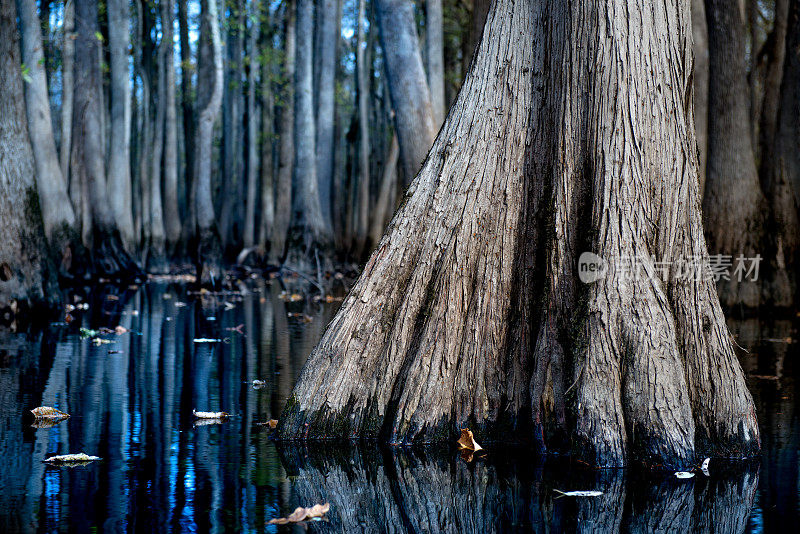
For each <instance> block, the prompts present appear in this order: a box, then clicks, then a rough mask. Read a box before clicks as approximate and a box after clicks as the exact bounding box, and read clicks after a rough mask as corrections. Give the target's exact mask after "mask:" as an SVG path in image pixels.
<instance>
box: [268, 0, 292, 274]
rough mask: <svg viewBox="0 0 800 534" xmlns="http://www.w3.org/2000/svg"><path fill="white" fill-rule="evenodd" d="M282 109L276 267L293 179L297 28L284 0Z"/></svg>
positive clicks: (289, 209) (286, 227)
mask: <svg viewBox="0 0 800 534" xmlns="http://www.w3.org/2000/svg"><path fill="white" fill-rule="evenodd" d="M283 28H284V30H283V31H284V38H283V78H284V83H283V91H282V93H283V94H282V96H283V106H282V107H281V110H280V121H279V125H278V143H279V145H278V150H279V152H278V179H277V181H276V184H275V225H274V226H273V227H272V237H271V239H270V241H271V246H270V252H269V263H271V264H272V265H278V264H279V263H281V261H283V258H284V255H285V253H286V237H287V232H288V231H289V223H290V221H291V217H292V181H293V176H294V107H295V102H294V79H295V63H296V60H297V57H296V51H297V48H296V43H297V39H296V36H297V33H296V30H297V26H296V3H295V0H288V1H287V3H286V6H285V7H284V13H283Z"/></svg>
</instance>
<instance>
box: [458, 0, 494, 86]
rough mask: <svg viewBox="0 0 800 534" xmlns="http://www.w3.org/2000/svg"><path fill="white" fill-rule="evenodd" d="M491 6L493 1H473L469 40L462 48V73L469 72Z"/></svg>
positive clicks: (468, 33) (467, 39) (466, 40)
mask: <svg viewBox="0 0 800 534" xmlns="http://www.w3.org/2000/svg"><path fill="white" fill-rule="evenodd" d="M490 4H491V0H472V17H471V18H470V26H469V30H468V32H467V38H466V39H465V41H464V46H463V48H462V54H463V57H462V58H461V62H462V63H461V72H463V73H466V72H467V71H468V70H469V65H470V62H471V61H472V57H473V55H474V54H475V52H476V50H477V47H478V43H479V42H480V40H481V35H482V34H483V27H484V25H485V24H486V16H487V15H488V14H489V5H490Z"/></svg>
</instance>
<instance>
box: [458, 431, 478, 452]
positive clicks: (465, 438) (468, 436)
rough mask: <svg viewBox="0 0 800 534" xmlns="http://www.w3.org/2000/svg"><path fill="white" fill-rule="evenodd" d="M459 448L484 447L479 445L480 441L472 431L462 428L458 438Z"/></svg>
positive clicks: (475, 449) (475, 448) (476, 449)
mask: <svg viewBox="0 0 800 534" xmlns="http://www.w3.org/2000/svg"><path fill="white" fill-rule="evenodd" d="M457 443H458V448H459V449H461V450H468V451H476V452H477V451H481V450H483V447H481V446H480V445H478V442H477V441H475V438H474V437H473V435H472V431H471V430H469V429H467V428H462V429H461V437H460V438H458V442H457Z"/></svg>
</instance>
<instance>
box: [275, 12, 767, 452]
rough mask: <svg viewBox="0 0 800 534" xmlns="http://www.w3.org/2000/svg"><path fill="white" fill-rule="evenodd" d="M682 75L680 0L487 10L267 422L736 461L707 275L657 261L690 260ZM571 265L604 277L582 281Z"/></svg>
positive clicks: (750, 422) (313, 433) (747, 417)
mask: <svg viewBox="0 0 800 534" xmlns="http://www.w3.org/2000/svg"><path fill="white" fill-rule="evenodd" d="M665 28H669V31H668V32H666V31H665ZM564 65H569V69H566V70H564ZM598 66H603V68H598ZM691 68H692V53H691V20H690V13H689V5H688V3H687V2H682V1H678V0H673V1H670V2H666V3H656V4H648V5H647V6H642V7H641V8H638V9H630V5H629V4H627V3H619V2H612V1H610V0H609V1H607V2H596V1H593V0H582V1H576V2H572V3H570V4H567V3H558V4H547V5H543V4H542V3H540V2H534V1H533V0H526V1H519V0H517V1H514V0H499V1H498V2H496V3H495V4H494V5H493V7H492V9H491V11H490V14H489V16H488V19H487V26H486V31H485V32H484V34H483V38H482V40H481V44H480V47H479V49H478V52H477V54H476V57H475V60H474V61H473V64H472V68H471V70H470V73H469V74H468V75H467V78H466V80H465V82H464V86H463V88H462V90H461V93H460V94H459V97H458V99H457V100H456V102H455V104H454V106H453V108H452V110H451V113H450V114H449V115H448V118H447V120H446V121H445V124H444V126H443V128H442V131H441V133H440V135H439V137H438V139H437V142H436V143H435V145H434V146H433V148H432V149H431V152H430V154H429V156H428V158H427V160H426V162H425V165H424V166H423V168H422V170H421V171H420V173H419V175H418V176H417V178H416V179H415V180H414V182H413V183H412V185H411V189H410V190H409V193H408V195H409V196H408V198H407V200H406V202H405V204H404V205H403V207H402V208H401V210H400V211H399V212H398V214H397V215H395V217H394V219H393V221H392V223H391V225H390V226H389V229H388V231H387V234H386V235H385V236H384V238H383V239H382V240H381V242H380V244H379V245H378V248H377V250H376V251H375V252H374V253H373V255H372V257H371V258H370V260H369V261H368V262H367V264H366V266H365V268H364V272H363V274H362V276H361V278H360V279H359V281H358V282H357V284H356V286H355V287H354V288H353V290H352V292H351V293H350V295H348V297H347V299H346V300H345V302H344V304H343V305H342V308H341V309H340V311H339V313H338V314H337V315H336V317H335V318H334V320H333V321H332V322H331V324H330V325H329V327H328V329H327V331H326V332H325V334H324V336H323V337H322V340H321V341H320V343H319V345H318V346H317V347H316V349H315V350H314V351H313V352H312V354H311V355H310V356H309V359H308V362H307V363H306V366H305V368H304V369H303V372H302V374H301V376H300V378H299V380H298V383H297V385H296V387H295V389H294V392H293V395H292V398H291V399H290V400H289V403H288V405H287V407H286V409H285V411H284V415H283V417H282V419H281V422H280V426H279V432H280V435H281V436H282V437H283V438H288V439H292V438H295V439H296V438H301V439H320V438H357V437H362V438H380V439H382V440H385V441H388V442H391V443H413V442H425V441H442V440H445V441H450V440H454V439H455V438H456V436H458V429H459V428H464V427H469V428H471V429H472V430H473V431H475V432H476V434H477V438H478V441H481V440H482V439H484V440H503V441H527V442H531V441H532V442H534V443H535V444H537V445H538V447H539V448H541V449H542V450H546V449H548V448H550V449H560V448H563V447H564V443H565V438H567V440H568V442H569V443H570V445H571V449H572V452H573V454H574V455H575V456H576V457H577V459H579V460H582V461H585V462H588V463H590V464H593V465H598V466H620V465H625V464H627V463H628V462H631V461H639V462H643V463H645V464H648V465H651V466H667V467H685V466H688V465H691V464H692V463H693V462H694V461H695V460H696V458H697V457H698V456H699V457H702V455H708V456H712V455H713V456H718V455H719V456H737V457H738V456H747V455H752V454H756V453H757V452H758V450H759V430H758V426H757V424H756V419H755V412H754V408H753V402H752V399H751V397H750V394H749V393H748V391H747V388H746V386H745V382H744V377H743V374H742V371H741V368H740V367H739V363H738V361H737V359H736V356H735V354H734V352H733V345H732V342H731V339H730V337H729V335H728V331H727V327H726V325H725V322H724V318H723V315H722V311H721V308H720V304H719V300H718V298H717V295H716V290H715V287H714V284H713V281H711V280H708V279H707V278H706V277H703V276H685V275H683V273H681V272H680V271H679V270H678V269H676V268H675V267H676V266H679V265H681V264H682V262H685V261H691V260H693V259H696V258H699V259H707V258H708V252H707V250H706V245H705V242H704V239H703V232H702V225H701V220H700V210H699V202H700V199H699V192H698V180H697V159H696V150H695V139H694V129H693V117H692V102H691V86H690V84H691ZM553 72H562V75H561V76H552V75H551V73H553ZM584 251H587V252H588V251H591V252H593V253H595V254H597V255H598V256H599V258H602V260H594V261H592V259H593V256H588V255H584V254H581V253H582V252H584ZM579 257H580V261H581V263H582V264H584V267H588V264H589V263H593V264H594V265H597V266H600V265H605V266H606V268H605V270H604V271H602V272H599V273H596V274H597V276H595V277H593V278H587V277H586V275H587V273H591V271H587V270H586V269H584V268H581V270H580V272H579V270H578V263H579ZM601 262H605V263H601ZM663 265H667V266H668V268H667V269H662V268H661V266H663ZM669 266H672V267H671V268H669ZM579 274H580V276H581V277H582V278H583V280H584V281H585V282H586V283H580V282H579V281H578V280H579Z"/></svg>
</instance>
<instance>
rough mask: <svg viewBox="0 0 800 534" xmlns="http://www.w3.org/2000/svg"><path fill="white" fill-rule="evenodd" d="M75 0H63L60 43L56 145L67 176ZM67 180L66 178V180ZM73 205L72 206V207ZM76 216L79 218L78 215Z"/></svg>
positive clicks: (63, 173) (70, 124)
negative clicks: (62, 22)
mask: <svg viewBox="0 0 800 534" xmlns="http://www.w3.org/2000/svg"><path fill="white" fill-rule="evenodd" d="M74 37H75V1H74V0H66V1H65V2H64V30H63V35H62V39H63V41H62V45H61V144H60V145H59V147H58V160H59V164H60V166H61V174H62V176H63V177H64V179H65V180H67V179H68V177H69V156H70V150H71V148H72V147H71V139H72V102H73V98H72V95H73V88H74V85H73V84H74V82H73V80H74V77H73V65H74V63H75V41H74ZM67 181H68V180H67ZM74 208H75V206H73V209H74ZM77 215H78V214H77V213H76V218H77V219H80V217H77Z"/></svg>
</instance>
